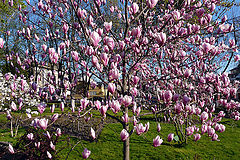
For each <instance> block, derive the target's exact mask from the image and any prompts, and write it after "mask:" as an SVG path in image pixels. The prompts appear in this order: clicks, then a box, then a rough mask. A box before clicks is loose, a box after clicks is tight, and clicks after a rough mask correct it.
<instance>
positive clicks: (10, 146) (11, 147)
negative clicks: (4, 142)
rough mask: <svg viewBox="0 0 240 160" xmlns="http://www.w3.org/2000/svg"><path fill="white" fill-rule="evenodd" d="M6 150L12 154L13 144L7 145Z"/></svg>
mask: <svg viewBox="0 0 240 160" xmlns="http://www.w3.org/2000/svg"><path fill="white" fill-rule="evenodd" d="M8 150H9V152H10V153H12V154H14V149H13V146H12V145H11V144H9V145H8Z"/></svg>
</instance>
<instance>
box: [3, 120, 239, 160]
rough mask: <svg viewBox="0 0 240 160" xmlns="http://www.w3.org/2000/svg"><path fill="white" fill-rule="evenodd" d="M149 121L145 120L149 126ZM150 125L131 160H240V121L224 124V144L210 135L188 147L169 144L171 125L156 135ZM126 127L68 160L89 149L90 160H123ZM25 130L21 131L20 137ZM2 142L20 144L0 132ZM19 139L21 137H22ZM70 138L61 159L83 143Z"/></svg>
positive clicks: (134, 142) (136, 139) (133, 145)
mask: <svg viewBox="0 0 240 160" xmlns="http://www.w3.org/2000/svg"><path fill="white" fill-rule="evenodd" d="M146 122H147V121H146V120H143V121H142V123H143V124H145V123H146ZM149 122H150V130H149V131H148V132H147V133H146V134H144V135H141V136H138V135H136V134H135V133H133V135H132V136H131V139H130V157H131V159H133V160H135V159H140V160H141V159H142V160H148V159H149V160H153V159H156V160H157V159H211V160H212V159H231V160H233V159H236V160H237V159H240V143H239V142H240V121H238V122H235V121H233V120H229V119H224V121H223V124H224V125H226V131H225V132H223V133H217V134H218V135H219V139H220V141H211V139H210V138H209V137H207V136H206V135H204V136H202V137H201V139H200V140H199V141H198V142H194V141H192V140H191V138H192V137H190V140H189V141H188V144H187V145H181V146H180V145H178V144H177V143H175V142H171V143H168V142H167V140H166V138H167V135H168V134H169V133H171V132H173V131H174V128H173V126H172V125H171V124H168V123H161V127H162V129H161V132H160V133H158V132H157V131H156V128H157V123H156V122H154V121H149ZM121 130H122V127H121V125H120V124H119V123H112V124H107V125H106V126H105V127H104V129H103V131H102V133H101V134H100V136H99V138H98V140H97V142H88V141H84V140H81V142H80V143H79V144H78V145H77V146H76V147H75V148H74V150H73V151H72V152H71V153H70V155H69V158H68V159H71V160H72V159H81V153H82V151H83V149H84V148H85V147H86V148H87V149H88V150H91V155H90V159H96V160H101V159H103V160H111V159H112V160H118V159H122V155H123V154H122V145H123V144H122V142H121V140H120V135H119V134H120V132H121ZM23 133H24V130H20V131H19V136H21V135H22V134H23ZM0 135H1V136H0V141H9V142H13V143H16V139H13V138H11V137H10V132H9V130H2V129H0ZM157 135H160V137H161V138H163V140H164V142H163V144H162V145H161V146H159V147H157V148H155V147H153V146H152V140H153V139H154V138H155V137H156V136H157ZM19 136H17V137H19ZM67 139H68V136H67V135H63V136H62V138H61V140H63V141H61V142H60V143H59V144H58V145H57V147H56V148H57V150H59V151H60V150H61V151H60V152H59V154H58V155H59V156H60V159H65V158H66V156H67V153H68V152H69V151H70V149H71V147H72V146H74V145H75V144H76V143H77V142H78V141H79V140H78V139H77V138H71V140H70V143H69V144H67V143H66V140H67Z"/></svg>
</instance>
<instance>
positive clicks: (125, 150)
mask: <svg viewBox="0 0 240 160" xmlns="http://www.w3.org/2000/svg"><path fill="white" fill-rule="evenodd" d="M125 113H128V108H127V107H126V108H125ZM124 129H126V131H127V132H128V133H129V126H128V124H127V123H125V124H124ZM129 140H130V137H128V138H127V139H126V141H124V143H123V160H130V157H129V155H130V154H129V148H130V146H129Z"/></svg>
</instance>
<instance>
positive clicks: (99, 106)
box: [94, 101, 101, 109]
mask: <svg viewBox="0 0 240 160" xmlns="http://www.w3.org/2000/svg"><path fill="white" fill-rule="evenodd" d="M94 105H95V107H96V108H97V109H100V108H101V102H100V101H95V102H94Z"/></svg>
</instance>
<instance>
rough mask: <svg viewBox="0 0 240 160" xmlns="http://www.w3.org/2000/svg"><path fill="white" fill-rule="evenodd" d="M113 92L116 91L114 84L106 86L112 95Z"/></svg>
mask: <svg viewBox="0 0 240 160" xmlns="http://www.w3.org/2000/svg"><path fill="white" fill-rule="evenodd" d="M115 90H116V86H115V84H114V83H109V84H108V91H109V92H110V93H112V94H114V92H115Z"/></svg>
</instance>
